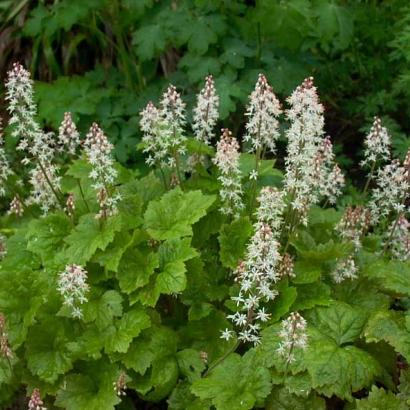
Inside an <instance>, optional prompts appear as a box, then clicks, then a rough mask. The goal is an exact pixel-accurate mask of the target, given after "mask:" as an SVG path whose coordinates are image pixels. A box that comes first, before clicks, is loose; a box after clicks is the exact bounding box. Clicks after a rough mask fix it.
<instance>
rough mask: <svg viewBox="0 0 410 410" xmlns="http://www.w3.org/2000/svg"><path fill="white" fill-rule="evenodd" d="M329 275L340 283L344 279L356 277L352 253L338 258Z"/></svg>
mask: <svg viewBox="0 0 410 410" xmlns="http://www.w3.org/2000/svg"><path fill="white" fill-rule="evenodd" d="M331 276H332V277H333V280H334V281H335V282H336V283H341V282H343V281H344V280H345V279H357V266H356V263H355V261H354V257H353V255H349V256H348V257H347V258H344V259H340V260H339V261H338V262H337V264H336V267H335V269H334V270H333V271H332V272H331Z"/></svg>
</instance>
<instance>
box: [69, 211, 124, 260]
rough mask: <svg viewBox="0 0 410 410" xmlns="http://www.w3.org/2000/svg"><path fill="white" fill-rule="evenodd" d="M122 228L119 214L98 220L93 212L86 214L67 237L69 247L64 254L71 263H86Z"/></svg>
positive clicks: (105, 246) (104, 247)
mask: <svg viewBox="0 0 410 410" xmlns="http://www.w3.org/2000/svg"><path fill="white" fill-rule="evenodd" d="M120 230H121V219H120V217H119V216H118V215H115V216H113V217H110V218H107V219H106V220H97V219H96V218H95V215H92V214H88V215H84V216H82V217H81V218H80V222H79V224H78V225H77V226H76V227H75V229H74V230H73V232H72V233H71V234H70V235H69V236H68V237H67V238H66V239H65V242H66V243H67V244H68V248H67V249H66V250H65V251H64V255H65V256H66V258H67V260H68V261H69V262H71V263H75V264H78V265H85V264H86V263H87V262H88V261H89V260H90V259H91V257H92V256H93V255H94V254H95V252H96V251H97V249H101V250H104V249H106V248H107V246H108V245H109V244H110V243H111V242H112V241H113V240H114V237H115V233H116V232H118V231H120Z"/></svg>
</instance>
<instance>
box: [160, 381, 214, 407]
mask: <svg viewBox="0 0 410 410" xmlns="http://www.w3.org/2000/svg"><path fill="white" fill-rule="evenodd" d="M167 402H168V406H169V407H168V408H169V409H170V410H209V408H210V407H211V402H210V401H208V400H206V401H203V400H201V399H198V397H195V396H194V395H193V394H192V393H191V390H190V384H189V383H187V382H179V383H178V385H177V386H176V387H175V389H174V390H173V391H172V394H171V396H170V397H169V399H168V401H167Z"/></svg>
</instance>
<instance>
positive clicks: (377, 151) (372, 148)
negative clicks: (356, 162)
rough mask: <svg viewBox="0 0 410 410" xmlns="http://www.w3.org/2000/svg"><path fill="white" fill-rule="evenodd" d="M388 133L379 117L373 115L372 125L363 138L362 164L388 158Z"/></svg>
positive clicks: (366, 164)
mask: <svg viewBox="0 0 410 410" xmlns="http://www.w3.org/2000/svg"><path fill="white" fill-rule="evenodd" d="M390 144H391V142H390V135H389V133H388V131H387V128H385V127H383V126H382V122H381V120H380V118H378V117H375V118H374V122H373V126H372V127H371V129H370V132H369V134H368V135H367V136H366V139H365V140H364V146H365V149H364V160H363V161H362V162H361V163H360V164H361V165H362V166H368V165H373V164H374V163H376V161H379V160H384V161H387V160H388V159H389V158H390Z"/></svg>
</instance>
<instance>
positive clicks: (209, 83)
mask: <svg viewBox="0 0 410 410" xmlns="http://www.w3.org/2000/svg"><path fill="white" fill-rule="evenodd" d="M218 108H219V97H218V95H217V94H216V92H215V84H214V80H213V78H212V76H211V75H209V76H208V77H206V78H205V87H204V88H203V89H202V90H201V92H200V93H199V94H198V97H197V103H196V107H195V108H194V115H193V124H192V128H193V130H194V134H195V138H196V139H197V140H199V141H202V142H204V143H205V144H210V141H211V139H212V138H213V137H214V128H215V125H216V123H217V121H218V117H219V113H218Z"/></svg>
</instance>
